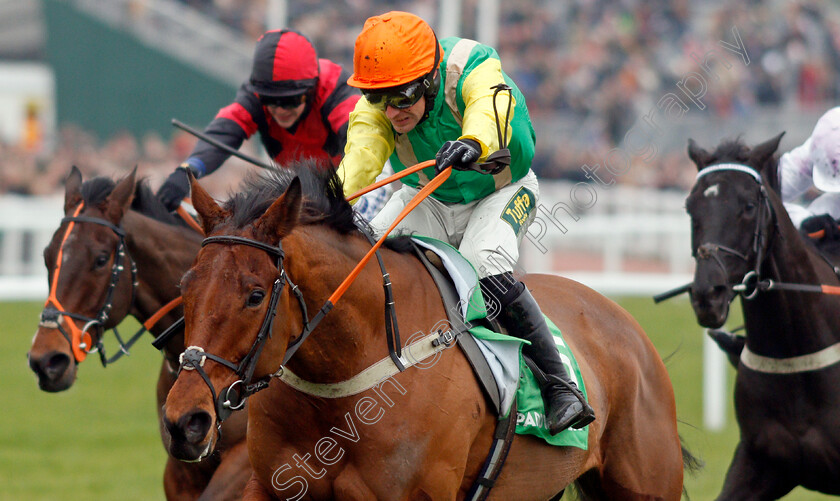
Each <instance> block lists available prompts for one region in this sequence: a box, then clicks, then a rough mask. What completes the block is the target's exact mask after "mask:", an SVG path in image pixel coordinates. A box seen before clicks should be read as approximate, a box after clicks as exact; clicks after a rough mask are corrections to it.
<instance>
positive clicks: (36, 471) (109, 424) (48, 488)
mask: <svg viewBox="0 0 840 501" xmlns="http://www.w3.org/2000/svg"><path fill="white" fill-rule="evenodd" d="M620 303H621V304H622V306H624V307H625V308H627V309H628V310H629V311H630V313H632V314H633V316H634V317H636V319H637V320H638V321H639V323H641V324H642V326H643V327H644V328H645V330H646V331H647V332H648V335H649V336H650V338H651V339H652V340H653V342H654V344H655V345H656V347H657V349H658V350H659V353H660V354H661V355H662V356H663V357H668V356H669V355H671V356H670V357H669V358H668V361H667V367H668V371H669V373H670V375H671V379H672V381H673V383H674V387H675V391H676V397H677V408H678V413H679V418H680V420H681V421H683V423H682V424H681V425H680V433H681V434H682V436H683V437H684V438H685V439H686V443H687V445H688V447H689V449H690V450H691V451H692V452H693V453H694V454H695V455H697V456H699V457H700V458H701V459H703V460H704V461H705V462H706V466H705V468H704V469H703V470H702V471H701V472H699V473H698V474H697V475H696V476H695V477H688V478H687V480H686V486H687V488H688V491H689V494H690V495H691V499H693V500H695V501H705V500H711V499H714V498H715V496H716V495H717V493H718V491H719V490H720V487H721V485H722V484H723V477H724V474H725V473H726V469H727V467H728V466H729V461H730V459H731V457H732V452H733V450H734V448H735V444H736V442H737V440H738V430H737V426H736V424H735V421H734V416H733V411H732V406H731V396H730V397H728V400H729V401H730V405H729V410H728V419H727V427H726V428H725V429H724V430H723V431H721V432H710V431H706V430H704V429H703V422H702V398H701V396H702V359H701V357H702V329H701V328H700V327H699V326H698V325H697V324H696V322H695V320H694V316H693V314H692V312H691V307H690V306H689V304H688V302H687V301H686V300H685V298H676V299H672V300H670V301H666V302H665V303H662V304H659V305H654V304H653V301H652V300H651V299H650V298H627V299H622V300H621V301H620ZM40 309H41V306H40V304H37V303H0V319H2V320H0V382H2V392H0V395H2V396H3V400H4V402H5V403H6V404H10V405H6V406H4V407H5V408H4V409H3V412H0V500H3V501H5V500H10V501H11V500H15V501H17V500H27V501H35V500H48V499H49V500H70V499H74V500H75V499H82V500H113V499H120V500H134V499H136V500H154V499H163V489H162V473H163V465H164V461H165V457H166V456H165V452H164V450H163V447H162V445H161V442H160V436H159V433H158V427H157V415H156V412H155V405H156V404H155V396H154V395H155V381H156V380H157V369H158V368H159V367H160V355H159V354H158V353H157V352H156V351H155V350H154V349H153V348H152V347H151V345H150V343H149V340H150V339H151V338H150V337H149V338H146V339H144V340H142V341H140V342H139V343H138V344H137V345H136V346H135V348H134V350H132V355H131V357H128V358H127V359H122V360H120V361H118V362H117V363H116V364H114V365H113V366H111V367H108V368H107V369H103V368H102V367H101V365H100V364H99V361H98V359H97V358H96V357H95V356H94V357H93V358H90V359H88V360H86V361H85V362H84V363H82V365H81V367H80V369H79V375H78V380H77V382H76V384H75V385H74V386H73V387H72V388H71V389H70V390H68V391H65V392H62V393H58V394H50V393H44V392H42V391H40V390H39V389H38V386H37V383H36V381H35V379H34V376H33V375H32V373H31V372H30V371H29V369H28V367H27V365H26V358H25V354H26V351H27V350H28V349H29V344H30V342H31V338H32V334H33V333H34V332H35V326H36V323H37V318H38V313H39V312H40ZM739 316H740V314H739V313H738V311H737V310H736V311H735V312H733V316H732V318H733V319H735V318H739ZM135 325H136V324H134V323H133V322H132V323H131V324H130V325H126V326H125V327H123V329H121V332H122V333H123V334H130V333H133V332H134V329H135ZM109 336H110V334H109ZM111 351H113V350H111ZM732 375H733V373H732V372H730V373H729V376H730V379H729V385H728V388H730V390H731V386H732ZM785 499H786V500H797V501H806V500H807V501H814V500H822V499H830V498H828V497H827V496H822V495H819V494H816V493H812V492H810V491H806V490H804V489H797V490H796V491H794V492H793V493H791V494H790V495H788V496H787V497H786V498H785Z"/></svg>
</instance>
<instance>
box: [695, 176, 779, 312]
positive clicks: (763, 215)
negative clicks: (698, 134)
mask: <svg viewBox="0 0 840 501" xmlns="http://www.w3.org/2000/svg"><path fill="white" fill-rule="evenodd" d="M720 171H735V172H742V173H744V174H747V175H749V176H750V177H752V178H753V179H754V180H755V181H756V182H757V183H758V185H759V196H758V206H759V213H758V217H757V218H756V225H755V230H754V231H753V242H752V245H751V248H752V252H753V254H754V255H755V263H754V264H753V266H752V268H753V269H752V270H750V271H748V272H747V273H746V274H745V275H744V277H743V279H742V280H741V282H740V283H737V284H734V285H730V284H727V285H730V286H731V287H732V290H733V291H735V292H736V293H739V294H741V295H742V296H743V297H744V299H753V298H754V297H755V296H756V295H757V294H758V292H759V290H760V283H761V280H760V270H761V264H762V262H763V261H764V252H765V250H766V248H767V245H766V243H767V241H768V237H767V236H766V235H765V233H764V231H763V228H764V226H765V224H766V222H767V221H768V219H767V218H770V219H772V218H773V217H774V214H773V207H772V206H771V205H770V199H769V197H768V195H767V190H766V188H765V187H764V183H762V180H761V174H759V173H758V171H756V170H755V169H753V168H752V167H749V166H746V165H741V164H731V163H723V164H715V165H710V166H708V167H704V168H703V169H701V170H700V171H699V172H698V173H697V178H696V180H699V179H700V178H702V177H703V176H705V175H707V174H711V173H713V172H720ZM720 254H729V255H731V256H735V257H737V258H739V259H741V260H742V261H744V262H745V263H746V264H747V266H748V267H749V261H750V259H749V256H747V255H746V254H745V253H743V252H740V251H738V250H736V249H733V248H731V247H727V246H725V245H722V244H718V243H714V242H704V243H702V244H700V245H698V246H697V249H695V250H694V252H693V255H694V257H695V259H709V258H712V259H714V260H715V263H717V265H718V266H719V267H720V269H721V271H723V273H724V276H728V273H727V270H726V266H725V265H724V263H723V260H722V259H721V256H720Z"/></svg>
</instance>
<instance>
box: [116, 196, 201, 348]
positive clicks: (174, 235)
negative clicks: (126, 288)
mask: <svg viewBox="0 0 840 501" xmlns="http://www.w3.org/2000/svg"><path fill="white" fill-rule="evenodd" d="M122 227H123V229H124V230H125V232H126V245H127V247H128V254H129V256H130V258H131V260H132V261H134V263H135V265H136V266H137V282H138V285H137V291H136V297H135V300H134V305H133V306H132V310H131V314H132V315H133V316H134V317H135V318H137V320H139V321H140V322H145V321H146V320H148V319H149V318H150V317H151V316H152V315H154V314H155V313H156V312H157V311H158V310H159V309H160V308H161V307H163V306H165V305H166V304H168V303H169V302H170V301H172V300H173V299H175V298H177V297H178V296H180V295H181V292H180V290H179V288H178V284H179V283H180V281H181V276H182V275H183V274H184V273H185V272H186V271H187V270H188V269H189V267H190V265H191V264H192V262H193V260H194V259H195V255H196V254H197V253H198V249H199V248H200V245H201V239H202V237H201V236H200V235H198V234H197V233H195V232H194V231H192V230H189V229H187V228H182V227H179V226H173V225H170V224H166V223H163V222H160V221H157V220H155V219H153V218H150V217H148V216H145V215H143V214H140V213H139V212H136V211H133V210H132V211H128V212H127V213H126V215H125V217H124V218H123V221H122ZM174 311H180V309H176V310H174ZM177 317H178V315H176V314H175V313H169V314H168V315H167V316H166V317H164V318H163V319H161V321H160V322H158V323H157V324H156V325H154V326H153V327H152V329H151V331H152V332H153V333H155V334H159V333H160V332H162V331H163V330H164V329H165V328H166V327H168V326H169V325H170V324H171V323H172V322H173V321H174V320H176V319H177ZM176 344H178V346H177V347H176V348H173V349H176V350H177V351H178V352H180V351H183V343H176Z"/></svg>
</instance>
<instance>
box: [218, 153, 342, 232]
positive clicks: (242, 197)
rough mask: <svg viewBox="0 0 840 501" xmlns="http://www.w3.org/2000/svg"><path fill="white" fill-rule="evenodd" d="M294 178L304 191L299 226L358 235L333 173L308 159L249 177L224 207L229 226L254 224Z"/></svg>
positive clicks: (337, 178) (333, 171) (336, 177)
mask: <svg viewBox="0 0 840 501" xmlns="http://www.w3.org/2000/svg"><path fill="white" fill-rule="evenodd" d="M295 177H298V178H300V181H301V188H302V191H303V206H302V207H301V215H300V224H324V225H326V226H328V227H330V228H332V229H334V230H336V231H337V232H339V233H341V234H348V233H353V232H357V231H358V227H357V226H356V223H355V222H354V217H355V212H354V211H353V208H352V207H351V206H350V204H349V203H348V202H347V200H346V199H345V198H344V190H343V187H342V184H341V180H340V179H339V177H338V174H337V173H336V170H335V169H332V168H327V169H325V168H324V166H323V164H320V163H318V162H317V161H315V160H311V159H306V160H300V161H298V162H294V163H291V164H288V165H286V166H285V167H277V168H272V169H266V170H265V171H262V172H259V173H256V174H250V175H248V176H247V177H246V178H245V180H244V181H243V182H242V184H241V185H240V187H239V192H238V193H235V194H232V195H230V196H229V198H228V200H227V201H226V202H225V203H224V204H223V208H224V209H225V210H226V211H229V212H230V213H231V217H230V222H231V223H232V224H233V225H234V227H236V228H244V227H245V226H246V225H248V224H250V223H252V222H254V221H256V220H257V219H258V218H259V217H260V216H262V215H263V214H264V213H265V211H266V210H268V208H269V207H270V206H271V204H272V203H274V201H275V200H277V199H278V198H280V196H281V195H283V193H285V192H286V189H287V188H288V187H289V184H290V183H291V182H292V180H293V179H294V178H295Z"/></svg>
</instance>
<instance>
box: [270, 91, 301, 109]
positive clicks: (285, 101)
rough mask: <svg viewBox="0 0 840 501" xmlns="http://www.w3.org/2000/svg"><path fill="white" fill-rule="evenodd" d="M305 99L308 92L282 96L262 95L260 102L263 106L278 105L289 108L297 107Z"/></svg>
mask: <svg viewBox="0 0 840 501" xmlns="http://www.w3.org/2000/svg"><path fill="white" fill-rule="evenodd" d="M304 100H306V94H298V95H297V96H282V97H272V96H260V104H262V105H263V106H276V107H278V108H283V109H287V110H291V109H293V108H297V107H298V106H300V105H301V104H303V102H304Z"/></svg>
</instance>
